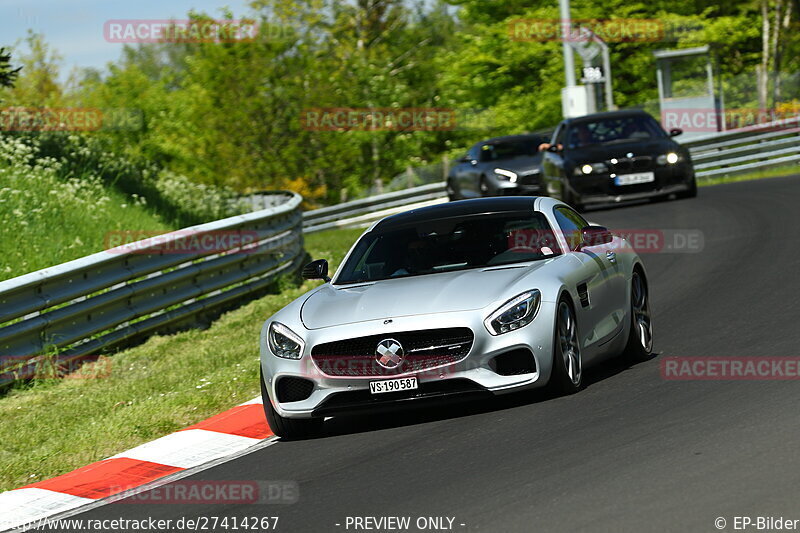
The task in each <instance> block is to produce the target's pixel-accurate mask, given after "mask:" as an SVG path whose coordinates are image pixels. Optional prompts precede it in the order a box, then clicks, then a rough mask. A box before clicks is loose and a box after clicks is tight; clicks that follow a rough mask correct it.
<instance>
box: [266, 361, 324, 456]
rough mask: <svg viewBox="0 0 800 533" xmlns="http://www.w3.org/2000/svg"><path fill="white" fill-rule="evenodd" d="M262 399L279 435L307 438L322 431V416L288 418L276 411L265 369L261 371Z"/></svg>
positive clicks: (271, 423)
mask: <svg viewBox="0 0 800 533" xmlns="http://www.w3.org/2000/svg"><path fill="white" fill-rule="evenodd" d="M261 401H262V402H264V414H265V415H266V417H267V424H269V428H270V429H271V430H272V432H273V433H274V434H275V435H276V436H277V437H281V438H282V439H286V440H298V439H307V438H311V437H315V436H317V435H319V433H320V432H321V431H322V420H323V419H322V418H286V417H283V416H281V415H279V414H278V413H277V411H275V409H274V408H273V407H272V402H271V401H270V399H269V394H267V387H266V385H265V384H264V372H263V370H262V371H261Z"/></svg>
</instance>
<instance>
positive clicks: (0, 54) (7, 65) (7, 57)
mask: <svg viewBox="0 0 800 533" xmlns="http://www.w3.org/2000/svg"><path fill="white" fill-rule="evenodd" d="M20 70H22V67H17V68H11V53H9V52H6V49H5V48H0V87H13V86H14V80H16V79H17V76H19V71H20Z"/></svg>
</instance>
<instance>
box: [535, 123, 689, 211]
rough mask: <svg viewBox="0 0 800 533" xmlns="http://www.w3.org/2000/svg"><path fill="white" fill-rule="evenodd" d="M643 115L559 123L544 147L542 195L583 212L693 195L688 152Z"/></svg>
mask: <svg viewBox="0 0 800 533" xmlns="http://www.w3.org/2000/svg"><path fill="white" fill-rule="evenodd" d="M681 133H682V131H681V130H680V129H677V128H676V129H673V130H670V132H669V133H666V132H665V131H664V130H663V128H662V127H661V125H660V124H659V123H658V122H656V120H655V119H654V118H653V117H652V116H650V115H649V114H647V113H645V112H644V111H638V110H634V111H611V112H607V113H597V114H593V115H586V116H583V117H579V118H572V119H566V120H564V121H562V122H561V123H560V124H559V125H558V127H557V128H556V130H555V132H554V133H553V140H552V142H551V144H549V145H548V144H545V145H543V148H544V149H545V156H544V160H543V162H542V182H543V184H544V187H545V190H544V191H543V193H544V194H547V195H549V196H553V197H555V198H559V199H561V200H562V201H564V202H566V203H568V204H570V205H572V206H575V207H577V208H582V207H585V206H587V205H590V204H600V203H609V202H619V201H622V200H635V199H642V198H666V197H668V196H669V195H671V194H675V195H677V196H678V197H682V198H688V197H693V196H696V195H697V184H696V182H695V175H694V168H693V166H692V160H691V157H690V156H689V150H687V149H686V148H684V147H682V146H681V145H680V144H678V143H676V142H675V141H674V140H673V139H672V137H675V136H676V135H680V134H681Z"/></svg>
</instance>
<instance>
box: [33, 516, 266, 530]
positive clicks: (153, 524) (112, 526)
mask: <svg viewBox="0 0 800 533" xmlns="http://www.w3.org/2000/svg"><path fill="white" fill-rule="evenodd" d="M277 527H278V517H277V516H198V517H196V518H186V517H181V518H174V519H172V518H171V519H155V518H152V517H147V518H142V519H138V520H137V519H129V518H107V519H102V520H98V519H79V518H63V519H51V518H42V519H39V520H36V521H34V522H30V523H28V524H26V525H24V526H22V527H20V530H21V531H219V530H231V531H237V530H238V531H264V530H269V531H272V530H275V529H276V528H277Z"/></svg>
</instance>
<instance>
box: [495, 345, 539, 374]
mask: <svg viewBox="0 0 800 533" xmlns="http://www.w3.org/2000/svg"><path fill="white" fill-rule="evenodd" d="M489 368H491V369H492V370H493V371H494V372H495V373H497V374H500V375H501V376H518V375H520V374H533V373H534V372H536V360H535V359H534V358H533V353H531V351H530V350H528V349H527V348H519V349H518V350H512V351H510V352H506V353H502V354H500V355H498V356H497V357H495V358H493V359H492V360H491V361H489Z"/></svg>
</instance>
